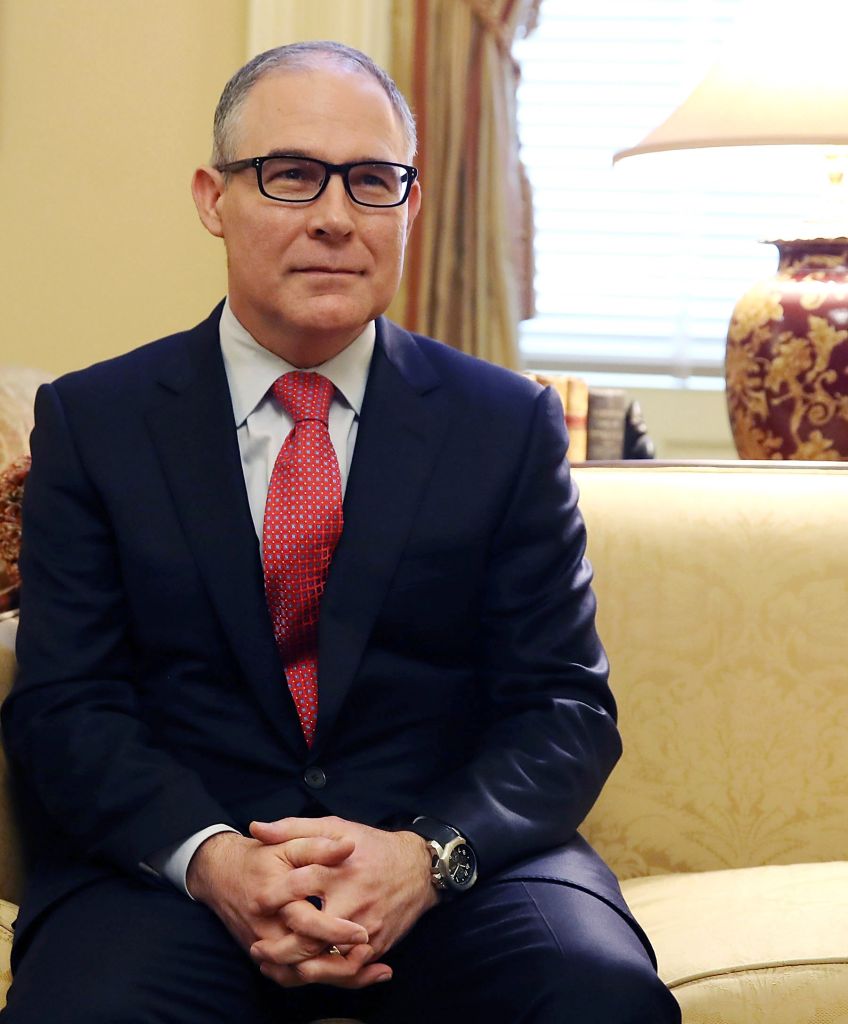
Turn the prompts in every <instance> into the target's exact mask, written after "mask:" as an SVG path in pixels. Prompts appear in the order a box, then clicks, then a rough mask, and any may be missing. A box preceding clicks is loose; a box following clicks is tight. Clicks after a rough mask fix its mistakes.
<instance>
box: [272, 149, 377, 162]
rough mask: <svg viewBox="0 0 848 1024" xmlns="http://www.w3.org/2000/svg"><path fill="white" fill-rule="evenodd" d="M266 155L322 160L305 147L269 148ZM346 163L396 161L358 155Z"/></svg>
mask: <svg viewBox="0 0 848 1024" xmlns="http://www.w3.org/2000/svg"><path fill="white" fill-rule="evenodd" d="M265 156H294V157H300V158H301V159H303V160H320V159H321V157H319V156H315V154H314V153H307V152H306V151H305V150H303V149H269V150H268V152H267V153H266V154H265ZM324 162H325V163H328V164H331V163H334V161H333V160H326V161H324ZM342 162H343V163H346V164H385V163H396V161H394V160H387V159H386V158H385V157H381V156H357V157H354V158H353V159H352V160H344V161H342Z"/></svg>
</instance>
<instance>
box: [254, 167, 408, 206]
mask: <svg viewBox="0 0 848 1024" xmlns="http://www.w3.org/2000/svg"><path fill="white" fill-rule="evenodd" d="M325 174H326V171H325V168H324V166H323V164H320V163H318V162H317V161H316V160H308V159H306V158H301V157H274V158H273V159H270V160H266V161H265V162H264V163H263V165H262V187H263V188H264V190H265V191H266V192H267V193H268V195H270V196H273V197H274V198H275V199H283V200H287V201H289V202H307V201H308V200H310V199H314V198H315V196H317V195H318V193H319V192H320V191H321V186H322V185H323V184H324V177H325ZM407 178H408V174H407V172H406V171H405V170H404V169H403V168H402V167H395V166H393V165H392V164H383V163H367V164H354V165H353V166H352V167H351V168H350V171H349V172H348V184H349V187H350V191H351V193H352V194H353V197H354V199H356V201H357V202H360V203H364V204H366V205H367V206H393V205H395V204H397V203H399V202H401V200H402V199H403V197H404V193H405V191H406V187H407Z"/></svg>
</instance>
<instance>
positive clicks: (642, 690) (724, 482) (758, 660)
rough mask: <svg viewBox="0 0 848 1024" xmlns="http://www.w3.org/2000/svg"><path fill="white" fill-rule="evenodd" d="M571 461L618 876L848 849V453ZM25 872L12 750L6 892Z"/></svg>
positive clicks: (0, 855)
mask: <svg viewBox="0 0 848 1024" xmlns="http://www.w3.org/2000/svg"><path fill="white" fill-rule="evenodd" d="M574 476H575V479H576V480H577V482H578V485H579V487H580V491H581V498H580V503H581V507H582V509H583V513H584V516H585V518H586V521H587V526H588V530H589V557H590V559H591V560H592V563H593V566H594V568H595V590H596V593H597V595H598V625H599V630H600V633H601V637H602V639H603V641H604V644H605V646H606V648H607V651H608V653H609V657H610V662H611V665H612V677H611V678H612V685H613V690H614V692H615V695H616V698H617V700H618V704H619V720H620V724H621V730H622V735H623V737H624V756H623V758H622V760H621V762H620V763H619V765H618V766H617V768H616V769H615V771H614V772H613V775H612V777H611V779H610V781H609V783H608V785H607V786H606V787H605V789H604V791H603V793H602V794H601V798H600V800H599V801H598V804H597V805H596V807H595V808H594V809H593V811H592V813H591V814H590V815H589V818H588V819H587V821H586V822H585V823H584V826H583V828H582V829H581V831H583V832H584V834H585V835H586V836H587V838H588V839H589V840H590V842H592V843H593V844H594V845H595V846H596V848H597V849H598V850H599V852H600V853H601V854H602V855H603V856H604V857H605V859H606V860H607V862H608V863H609V864H610V866H611V867H612V868H613V869H614V870H615V871H616V873H617V874H618V875H619V877H620V878H631V877H635V876H639V875H645V874H654V873H664V872H669V871H706V870H712V869H716V868H724V867H745V866H750V865H755V864H785V863H793V862H801V861H824V860H838V859H843V858H844V857H845V829H846V826H845V823H846V821H848V784H846V780H848V736H846V732H848V466H845V467H836V466H828V467H821V468H817V467H809V466H802V465H799V464H781V465H779V466H772V465H769V464H767V463H763V464H758V465H756V466H754V467H752V466H750V465H745V464H740V463H727V464H726V465H725V466H721V467H694V466H692V467H664V466H661V465H645V466H636V465H634V464H625V465H622V466H615V467H603V466H597V467H595V466H584V467H579V468H577V469H575V470H574ZM13 642H14V621H13V620H9V619H7V620H5V621H0V701H2V699H3V697H4V696H5V694H6V693H7V692H8V689H9V687H10V686H11V683H12V678H13V676H14V670H15V663H14V654H13ZM21 877H22V873H21V863H20V857H19V854H18V846H17V842H16V838H15V831H14V827H13V823H12V819H11V814H10V808H9V803H8V797H7V791H6V766H5V762H4V761H3V757H2V751H0V897H3V898H6V899H15V898H17V897H18V896H19V894H20V884H21Z"/></svg>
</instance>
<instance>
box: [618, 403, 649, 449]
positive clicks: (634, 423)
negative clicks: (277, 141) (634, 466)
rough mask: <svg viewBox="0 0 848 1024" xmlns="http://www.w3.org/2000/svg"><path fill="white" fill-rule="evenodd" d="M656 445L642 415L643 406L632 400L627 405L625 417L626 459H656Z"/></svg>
mask: <svg viewBox="0 0 848 1024" xmlns="http://www.w3.org/2000/svg"><path fill="white" fill-rule="evenodd" d="M656 456H657V450H656V446H655V445H654V442H653V441H652V440H651V438H650V436H649V435H648V427H647V424H646V423H645V420H644V417H643V416H642V407H641V406H640V405H639V403H638V402H631V403H630V405H629V406H628V407H627V415H626V416H625V419H624V455H623V457H624V458H625V459H655V458H656Z"/></svg>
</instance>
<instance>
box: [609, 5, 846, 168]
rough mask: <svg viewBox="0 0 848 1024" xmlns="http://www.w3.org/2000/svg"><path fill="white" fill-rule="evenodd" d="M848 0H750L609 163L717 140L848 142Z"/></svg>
mask: <svg viewBox="0 0 848 1024" xmlns="http://www.w3.org/2000/svg"><path fill="white" fill-rule="evenodd" d="M846 40H848V3H846V2H845V0H806V2H804V0H802V2H790V0H768V2H764V0H751V2H750V3H748V4H747V5H746V7H745V8H744V9H743V12H742V14H741V15H740V18H739V19H738V21H737V23H736V24H735V26H734V28H733V30H732V31H731V33H730V39H729V42H728V44H727V46H726V48H725V50H724V52H723V53H722V55H721V56H720V58H719V60H718V62H717V63H716V64H715V65H714V66H713V67H712V69H711V70H710V71H709V73H708V74H707V76H706V77H705V78H704V79H703V81H702V82H701V83H700V84H699V85H698V86H697V87H696V88H695V90H694V91H693V92H692V94H691V95H690V96H689V97H688V99H687V100H685V102H684V103H682V104H681V106H679V107H678V108H677V110H675V111H674V112H673V113H672V114H671V116H670V117H669V118H668V119H667V120H666V121H664V122H663V123H662V124H661V125H660V126H659V127H658V128H655V129H654V130H653V131H652V132H649V133H648V135H646V136H645V138H644V139H642V141H641V142H640V143H639V144H638V145H636V146H633V147H631V148H628V149H623V150H621V151H620V152H618V153H616V154H615V156H614V157H613V162H614V163H615V162H617V161H619V160H622V159H624V158H625V157H630V156H636V155H639V154H643V153H659V152H665V151H668V150H678V149H702V148H706V147H714V146H768V145H780V146H795V145H828V146H848V71H846V56H845V54H846Z"/></svg>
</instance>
